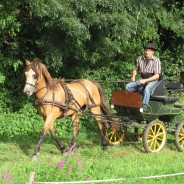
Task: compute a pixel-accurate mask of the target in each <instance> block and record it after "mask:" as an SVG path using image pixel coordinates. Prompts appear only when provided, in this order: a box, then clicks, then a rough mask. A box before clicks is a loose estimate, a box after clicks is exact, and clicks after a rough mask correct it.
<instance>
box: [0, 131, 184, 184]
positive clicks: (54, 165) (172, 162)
mask: <svg viewBox="0 0 184 184" xmlns="http://www.w3.org/2000/svg"><path fill="white" fill-rule="evenodd" d="M66 135H67V136H66V137H65V139H63V142H64V143H66V145H68V144H69V142H70V137H69V134H66ZM36 143H37V138H36V136H32V137H29V136H27V137H17V138H14V139H9V140H2V141H1V142H0V155H1V157H0V183H3V184H4V183H6V184H9V183H12V184H21V183H28V181H29V177H30V173H31V172H35V182H36V183H40V182H66V181H89V182H87V183H94V182H90V180H110V179H123V178H125V179H126V180H121V181H114V182H113V181H110V182H108V183H143V184H148V183H149V184H152V183H159V184H165V183H167V184H171V183H172V184H173V183H178V184H179V183H182V182H183V180H184V175H180V176H170V177H163V178H156V179H141V178H140V177H144V176H155V175H165V174H174V173H182V172H184V164H183V163H184V153H181V152H178V151H177V150H176V148H175V145H174V140H173V137H172V136H170V137H169V139H168V144H167V145H166V147H165V148H164V150H162V151H161V152H159V153H151V154H148V153H146V152H145V151H144V148H143V146H142V143H141V142H135V141H133V140H132V139H131V134H130V135H129V137H126V139H125V141H124V143H123V144H121V145H117V146H111V147H110V148H109V149H107V150H105V151H104V150H102V147H101V146H100V144H101V141H100V136H99V134H98V133H93V132H89V134H88V136H86V135H84V134H83V133H80V134H79V136H78V142H77V146H76V147H75V149H74V151H73V153H72V154H71V155H62V154H61V153H60V151H59V149H58V148H57V147H56V145H55V143H54V141H53V140H52V139H51V137H50V135H49V134H48V135H47V136H46V139H45V140H44V141H43V144H42V147H41V151H40V154H39V155H38V158H37V160H35V161H32V153H33V151H34V148H35V145H36ZM101 183H106V182H101Z"/></svg>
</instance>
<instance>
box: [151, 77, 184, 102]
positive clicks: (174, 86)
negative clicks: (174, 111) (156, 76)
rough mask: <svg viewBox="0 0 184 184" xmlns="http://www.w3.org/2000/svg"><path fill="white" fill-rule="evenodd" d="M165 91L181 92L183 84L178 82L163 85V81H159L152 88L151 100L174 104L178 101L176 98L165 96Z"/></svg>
mask: <svg viewBox="0 0 184 184" xmlns="http://www.w3.org/2000/svg"><path fill="white" fill-rule="evenodd" d="M166 89H167V90H181V89H183V84H181V83H179V82H170V83H168V84H167V85H166V84H165V80H164V79H161V80H160V81H159V82H158V83H157V85H156V86H155V87H154V89H153V91H152V93H151V98H150V99H151V100H155V101H159V102H176V101H178V100H179V98H178V97H174V96H166V95H165V91H166Z"/></svg>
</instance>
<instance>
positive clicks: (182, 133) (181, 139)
mask: <svg viewBox="0 0 184 184" xmlns="http://www.w3.org/2000/svg"><path fill="white" fill-rule="evenodd" d="M178 143H179V145H180V147H181V148H182V149H184V125H182V126H181V129H180V130H179V133H178Z"/></svg>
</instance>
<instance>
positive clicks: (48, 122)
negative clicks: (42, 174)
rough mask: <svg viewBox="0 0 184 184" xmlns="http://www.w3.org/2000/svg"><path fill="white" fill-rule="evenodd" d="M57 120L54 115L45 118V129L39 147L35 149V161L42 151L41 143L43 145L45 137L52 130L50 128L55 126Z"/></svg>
mask: <svg viewBox="0 0 184 184" xmlns="http://www.w3.org/2000/svg"><path fill="white" fill-rule="evenodd" d="M55 120H56V117H54V116H52V115H51V116H48V117H46V118H45V123H44V128H43V130H42V132H41V134H40V137H39V140H38V143H37V146H36V148H35V151H34V157H33V159H34V158H36V156H37V155H38V152H39V151H40V146H41V143H42V141H43V139H44V137H45V135H46V134H47V132H48V130H49V129H50V127H51V126H53V124H54V121H55Z"/></svg>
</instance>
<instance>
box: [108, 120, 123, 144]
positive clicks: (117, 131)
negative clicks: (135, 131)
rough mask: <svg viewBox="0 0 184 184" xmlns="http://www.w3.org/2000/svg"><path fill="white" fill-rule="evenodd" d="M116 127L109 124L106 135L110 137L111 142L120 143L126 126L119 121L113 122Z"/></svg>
mask: <svg viewBox="0 0 184 184" xmlns="http://www.w3.org/2000/svg"><path fill="white" fill-rule="evenodd" d="M113 125H114V128H113V127H112V126H108V127H107V129H106V135H107V138H108V141H109V143H110V144H113V145H115V144H120V143H121V142H122V141H123V139H124V137H125V133H126V127H125V126H123V125H121V124H118V123H113Z"/></svg>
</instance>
